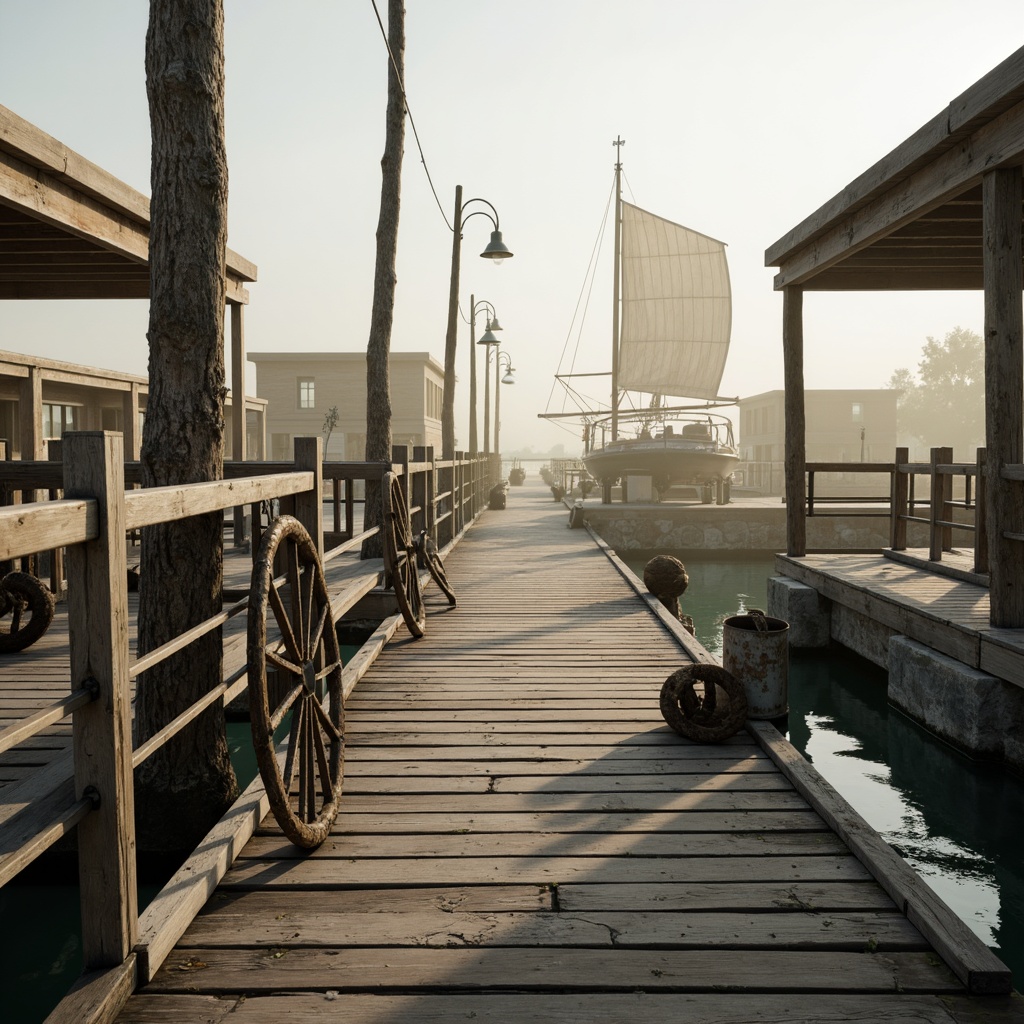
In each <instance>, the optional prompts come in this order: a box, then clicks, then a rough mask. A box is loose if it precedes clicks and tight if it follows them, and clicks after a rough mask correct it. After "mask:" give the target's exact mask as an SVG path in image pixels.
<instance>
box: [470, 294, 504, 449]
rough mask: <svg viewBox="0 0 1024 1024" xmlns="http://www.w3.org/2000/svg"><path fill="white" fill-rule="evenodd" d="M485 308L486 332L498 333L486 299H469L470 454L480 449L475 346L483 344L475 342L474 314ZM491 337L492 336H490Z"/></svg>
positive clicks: (485, 438)
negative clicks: (477, 428)
mask: <svg viewBox="0 0 1024 1024" xmlns="http://www.w3.org/2000/svg"><path fill="white" fill-rule="evenodd" d="M484 308H486V309H487V310H488V312H489V314H490V315H489V316H488V318H487V332H490V331H500V330H501V324H499V323H498V314H497V313H495V311H494V306H492V305H491V304H490V303H489V302H488V301H487V300H486V299H481V300H480V301H479V302H477V301H476V296H475V295H470V297H469V450H470V451H471V452H478V451H479V450H480V449H479V448H478V447H477V430H476V346H477V345H479V344H483V342H482V341H479V342H478V341H477V340H476V314H477V310H478V309H484ZM492 337H493V335H492ZM487 370H488V377H487V381H488V383H489V381H490V365H488V367H487ZM484 403H485V404H484V448H483V450H484V451H485V452H486V451H487V441H488V434H487V416H488V414H489V412H490V410H489V409H488V407H487V405H486V403H487V390H485V391H484Z"/></svg>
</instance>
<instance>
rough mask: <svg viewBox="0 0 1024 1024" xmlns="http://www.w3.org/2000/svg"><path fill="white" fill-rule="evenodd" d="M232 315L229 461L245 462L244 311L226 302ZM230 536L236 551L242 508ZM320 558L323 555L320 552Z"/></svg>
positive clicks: (241, 540) (240, 536)
mask: <svg viewBox="0 0 1024 1024" xmlns="http://www.w3.org/2000/svg"><path fill="white" fill-rule="evenodd" d="M228 309H229V310H230V311H231V458H232V459H233V460H234V461H235V462H245V458H246V450H245V440H246V436H245V434H246V432H245V325H244V322H243V319H242V315H243V310H244V309H245V307H244V306H243V305H242V304H241V303H240V302H228ZM233 534H234V541H235V547H241V545H242V544H243V543H245V507H244V506H242V505H238V506H236V507H235V511H234V522H233ZM321 554H322V552H321Z"/></svg>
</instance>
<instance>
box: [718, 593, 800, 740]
mask: <svg viewBox="0 0 1024 1024" xmlns="http://www.w3.org/2000/svg"><path fill="white" fill-rule="evenodd" d="M722 667H723V668H725V670H726V671H727V672H731V673H732V675H733V676H734V677H735V678H736V679H738V680H739V681H740V682H741V683H742V684H743V689H744V690H745V691H746V694H747V706H748V711H747V716H748V717H749V718H754V719H760V720H763V719H772V718H779V717H781V716H782V715H785V714H786V713H787V712H788V711H789V623H788V622H786V621H785V620H784V619H775V618H772V617H771V616H770V615H763V614H761V613H760V612H757V611H754V610H752V613H751V614H748V615H732V616H730V617H729V618H728V619H726V620H725V625H724V629H723V632H722Z"/></svg>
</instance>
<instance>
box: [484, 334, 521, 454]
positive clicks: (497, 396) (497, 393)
mask: <svg viewBox="0 0 1024 1024" xmlns="http://www.w3.org/2000/svg"><path fill="white" fill-rule="evenodd" d="M488 355H490V351H488ZM503 359H504V360H505V363H504V366H505V376H504V377H502V378H501V384H515V382H516V379H515V377H513V376H512V374H513V373H515V369H514V368H513V366H512V357H511V356H510V355H509V354H508V353H507V352H502V351H501V350H500V349H496V350H495V359H494V362H495V366H494V380H495V384H494V452H495V454H496V455H497V456H498V459H499V461H500V459H501V441H500V437H501V385H500V384H499V383H498V374H499V373H501V367H502V360H503Z"/></svg>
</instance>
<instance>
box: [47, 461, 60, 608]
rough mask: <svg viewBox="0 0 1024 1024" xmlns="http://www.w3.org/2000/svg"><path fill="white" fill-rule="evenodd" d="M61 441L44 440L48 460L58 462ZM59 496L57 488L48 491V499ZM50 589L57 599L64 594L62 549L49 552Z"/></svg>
mask: <svg viewBox="0 0 1024 1024" xmlns="http://www.w3.org/2000/svg"><path fill="white" fill-rule="evenodd" d="M61 450H62V443H61V442H60V441H47V442H46V457H47V459H49V461H50V462H60V461H61V459H62V455H61ZM60 496H61V492H60V491H59V490H51V491H50V501H56V500H57V499H58V498H59V497H60ZM50 591H51V592H52V594H53V596H54V597H55V598H56V599H57V600H58V601H59V600H60V599H61V597H62V596H63V594H64V549H63V548H54V549H53V550H52V551H51V552H50Z"/></svg>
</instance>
